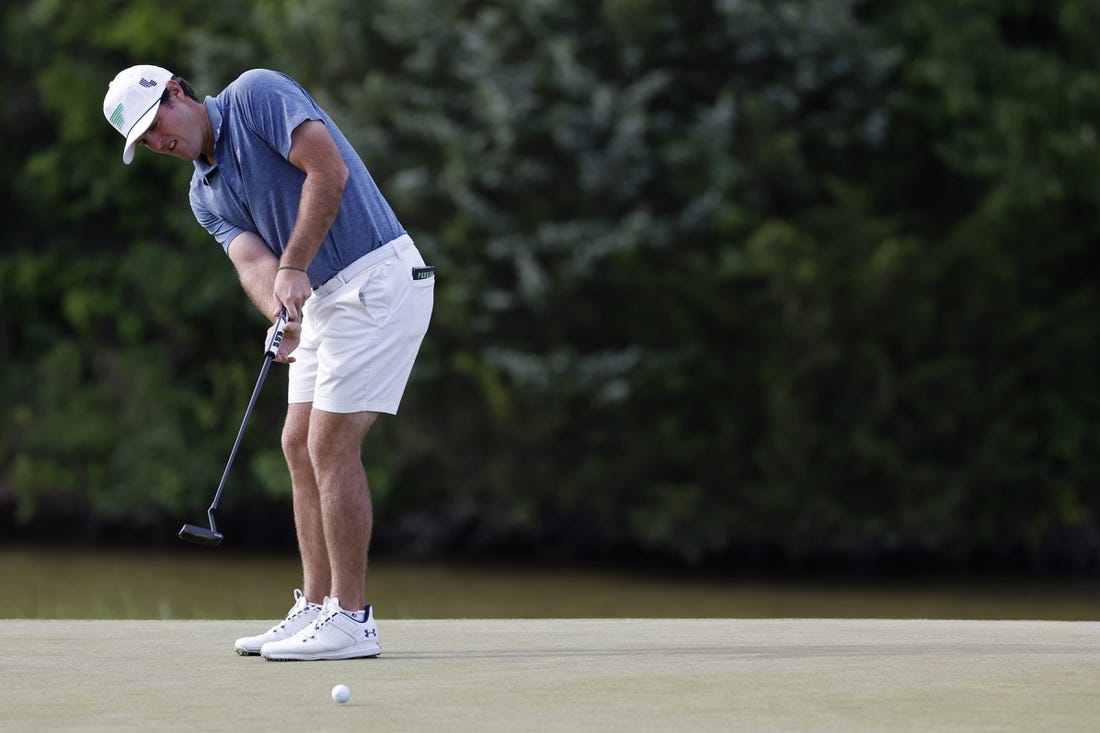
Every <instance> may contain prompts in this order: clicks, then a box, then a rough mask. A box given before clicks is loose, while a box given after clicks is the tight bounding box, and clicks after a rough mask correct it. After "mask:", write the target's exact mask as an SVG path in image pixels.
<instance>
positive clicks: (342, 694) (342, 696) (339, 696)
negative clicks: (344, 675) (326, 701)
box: [332, 685, 351, 703]
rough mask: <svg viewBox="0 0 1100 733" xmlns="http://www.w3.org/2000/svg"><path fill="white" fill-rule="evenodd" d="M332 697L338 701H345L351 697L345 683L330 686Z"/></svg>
mask: <svg viewBox="0 0 1100 733" xmlns="http://www.w3.org/2000/svg"><path fill="white" fill-rule="evenodd" d="M332 699H333V700H335V701H336V702H339V703H345V702H347V701H348V700H350V699H351V689H349V688H348V686H347V685H336V687H333V688H332Z"/></svg>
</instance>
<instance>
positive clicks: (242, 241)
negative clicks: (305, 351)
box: [228, 232, 302, 363]
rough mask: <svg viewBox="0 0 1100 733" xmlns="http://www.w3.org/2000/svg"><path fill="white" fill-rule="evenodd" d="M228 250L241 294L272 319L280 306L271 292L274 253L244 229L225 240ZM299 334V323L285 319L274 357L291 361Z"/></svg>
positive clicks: (275, 262)
mask: <svg viewBox="0 0 1100 733" xmlns="http://www.w3.org/2000/svg"><path fill="white" fill-rule="evenodd" d="M228 252H229V259H230V261H232V262H233V266H234V267H236V268H237V277H239V278H240V280H241V287H242V288H243V289H244V292H245V294H247V295H248V297H249V298H251V299H252V302H253V303H254V304H255V305H256V308H258V309H259V311H260V312H261V313H263V314H265V315H270V316H271V318H272V320H274V319H275V318H276V317H277V316H278V313H279V311H280V310H282V306H281V305H280V304H279V302H278V301H277V300H276V299H275V294H274V283H275V274H276V268H277V267H278V266H279V261H278V260H277V259H276V258H275V255H274V253H272V251H271V250H270V249H268V247H267V244H265V243H264V240H263V239H262V238H261V237H260V235H258V234H255V233H253V232H244V233H242V234H238V235H237V236H236V237H234V239H233V241H232V242H230V243H229V249H228ZM271 314H275V315H271ZM272 328H274V326H272ZM301 335H302V329H301V324H300V323H288V324H287V325H286V333H285V334H284V335H283V341H282V344H281V345H280V346H279V353H278V354H277V355H276V356H275V361H281V362H285V363H290V362H293V361H294V357H292V356H291V355H290V353H291V352H292V351H294V349H295V348H297V346H298V340H299V339H300V338H301ZM270 340H271V329H268V331H267V336H266V337H265V338H264V343H268V342H269V341H270Z"/></svg>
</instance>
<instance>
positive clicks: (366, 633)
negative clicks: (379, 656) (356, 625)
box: [363, 629, 378, 639]
mask: <svg viewBox="0 0 1100 733" xmlns="http://www.w3.org/2000/svg"><path fill="white" fill-rule="evenodd" d="M372 636H374V637H377V636H378V629H366V630H364V631H363V638H364V639H369V638H371V637H372Z"/></svg>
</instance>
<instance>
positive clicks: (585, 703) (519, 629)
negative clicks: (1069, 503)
mask: <svg viewBox="0 0 1100 733" xmlns="http://www.w3.org/2000/svg"><path fill="white" fill-rule="evenodd" d="M267 623H269V622H267V621H257V622H250V621H64V620H60V621H40V620H10V621H0V634H2V638H3V639H4V643H3V651H2V655H0V656H2V659H0V675H2V679H3V684H2V685H0V714H2V719H3V721H4V728H5V729H6V730H12V731H131V730H132V731H154V730H155V731H177V730H178V731H184V730H186V731H194V730H209V731H234V732H241V731H251V730H257V731H261V730H262V731H291V730H322V731H344V730H346V731H352V730H354V731H363V730H377V731H402V730H409V731H428V730H436V731H479V732H480V731H576V730H590V731H647V730H653V731H657V730H660V731H669V730H674V731H706V730H714V731H730V730H754V731H767V730H785V731H814V730H829V731H860V730H914V731H934V730H976V729H993V730H1009V729H1014V730H1095V729H1097V728H1100V697H1098V696H1097V694H1096V690H1097V687H1098V684H1100V623H1094V622H1026V621H1011V622H999V621H994V622H990V621H912V620H907V621H889V620H812V619H811V620H803V619H780V620H761V619H752V620H748V619H687V620H685V619H675V620H662V619H599V620H585V619H570V620H553V619H547V620H516V621H508V620H491V621H484V620H482V621H478V620H455V621H450V620H443V621H440V620H431V621H408V620H404V621H389V622H387V621H386V620H385V619H381V620H380V622H379V631H380V634H381V641H382V647H383V655H382V656H381V657H379V658H378V659H369V660H356V661H344V662H284V663H275V662H267V661H264V660H263V659H260V658H258V657H238V656H236V655H235V654H233V652H232V643H233V640H234V639H235V638H236V637H238V636H242V635H245V634H251V633H256V632H258V631H260V630H262V628H263V627H264V626H265V625H266V624H267ZM341 682H342V683H344V684H347V685H348V686H349V687H350V688H351V692H352V696H351V701H350V702H349V703H347V704H346V705H337V704H336V703H334V702H332V700H331V699H330V697H329V691H330V690H331V688H332V686H333V685H335V684H337V683H341Z"/></svg>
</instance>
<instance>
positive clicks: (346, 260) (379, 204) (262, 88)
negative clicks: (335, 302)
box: [190, 69, 405, 287]
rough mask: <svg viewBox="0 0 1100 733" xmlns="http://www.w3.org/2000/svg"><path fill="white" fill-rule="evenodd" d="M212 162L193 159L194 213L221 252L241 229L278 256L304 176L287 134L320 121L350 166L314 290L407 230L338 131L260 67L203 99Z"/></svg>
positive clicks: (313, 276)
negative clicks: (211, 133) (292, 160)
mask: <svg viewBox="0 0 1100 733" xmlns="http://www.w3.org/2000/svg"><path fill="white" fill-rule="evenodd" d="M205 105H206V111H207V113H208V114H209V115H210V124H211V127H212V128H213V130H214V157H215V159H216V160H217V163H216V164H214V165H207V163H206V159H205V158H204V157H202V156H199V158H198V159H197V160H196V161H195V173H194V175H193V176H192V177H191V195H190V199H191V210H192V211H193V212H194V213H195V218H196V219H198V221H199V223H200V224H201V225H202V226H203V227H204V228H205V229H206V230H207V231H208V232H210V233H211V234H212V235H213V236H214V238H215V239H217V240H218V242H220V243H221V245H222V248H223V249H225V250H227V251H228V249H229V243H230V242H232V241H233V239H234V238H236V237H237V236H238V235H240V234H242V233H244V232H254V233H255V234H258V235H259V236H260V237H261V238H262V239H263V240H264V242H266V243H267V246H268V247H270V248H271V251H272V252H274V253H275V256H276V257H279V256H281V255H282V253H283V250H284V249H285V248H286V243H287V241H288V240H289V238H290V232H291V231H292V230H293V228H294V222H295V220H296V219H297V217H298V205H299V202H300V200H301V195H302V182H303V181H304V180H305V173H303V172H302V171H301V170H299V169H298V168H296V167H295V166H294V165H293V164H291V163H290V161H289V160H288V159H287V156H288V155H289V154H290V143H291V139H290V136H291V133H293V132H294V129H295V128H297V127H298V125H300V124H302V123H303V122H305V121H307V120H320V121H321V122H323V123H324V124H325V127H326V128H327V129H328V131H329V134H330V135H332V139H333V140H334V141H336V146H337V148H339V150H340V154H341V155H342V156H343V158H344V162H345V163H346V164H347V167H348V171H349V176H348V181H347V184H346V185H345V189H344V199H343V203H342V204H341V206H340V212H339V213H338V214H337V216H336V220H335V221H334V222H333V225H332V228H331V229H330V230H329V232H328V234H327V235H326V236H325V239H324V241H323V242H322V243H321V247H320V248H319V249H318V251H317V254H316V256H315V257H314V258H313V262H311V263H310V265H309V279H310V281H311V282H312V283H313V285H314V286H315V287H316V286H317V285H320V284H322V283H324V282H325V281H327V280H328V279H329V278H331V277H332V276H333V275H335V274H336V273H338V272H340V270H343V269H344V268H345V267H347V266H348V265H350V264H351V263H352V262H354V261H355V260H357V259H359V258H360V257H362V256H363V255H365V254H366V253H367V252H370V251H371V250H373V249H375V248H377V247H380V246H381V245H383V244H385V243H386V242H389V241H391V240H393V239H396V238H397V237H399V236H401V235H402V234H404V233H405V230H404V229H403V228H402V226H401V224H400V222H398V220H397V217H396V216H395V215H394V213H393V210H392V209H391V208H390V205H389V204H388V203H387V202H386V200H385V199H384V198H383V197H382V194H381V192H380V191H379V190H378V186H377V185H376V184H375V182H374V179H373V178H371V175H370V173H369V172H368V171H367V167H366V165H364V164H363V161H362V159H360V157H359V155H358V153H356V152H355V150H354V149H353V148H352V146H351V144H350V143H349V142H348V141H347V138H345V137H344V135H343V133H342V132H340V129H339V128H338V127H337V126H336V124H335V123H334V122H333V121H332V119H331V118H330V117H329V116H328V115H327V114H326V113H325V111H324V110H323V109H321V108H320V106H318V105H317V103H316V102H315V101H314V100H313V98H312V97H310V96H309V93H308V92H306V90H305V89H303V88H302V87H301V86H300V85H299V84H298V83H297V82H296V81H294V80H293V79H291V78H290V77H289V76H287V75H285V74H281V73H279V72H275V71H267V70H265V69H254V70H252V71H246V72H245V73H243V74H241V76H240V77H238V78H237V80H236V81H234V82H232V83H231V84H230V85H229V86H227V87H226V88H225V89H224V90H222V92H221V94H219V95H218V96H217V97H207V98H206V100H205Z"/></svg>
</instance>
